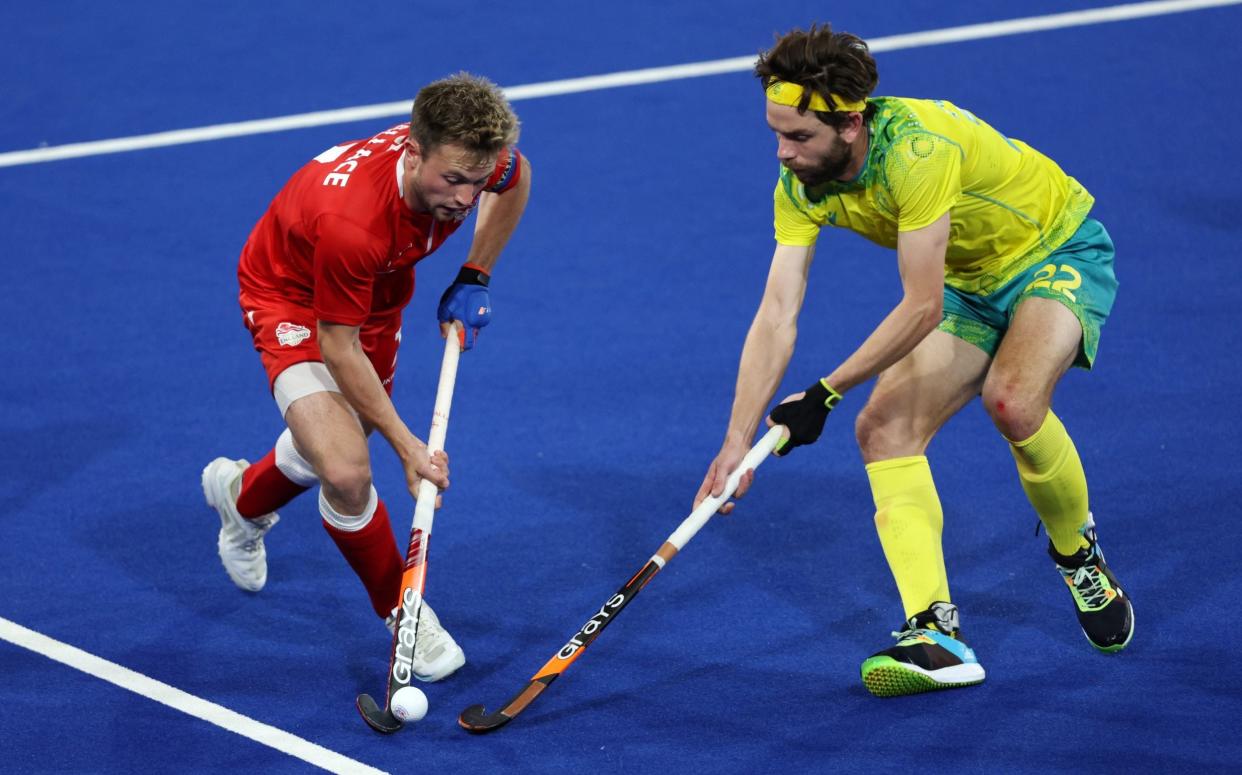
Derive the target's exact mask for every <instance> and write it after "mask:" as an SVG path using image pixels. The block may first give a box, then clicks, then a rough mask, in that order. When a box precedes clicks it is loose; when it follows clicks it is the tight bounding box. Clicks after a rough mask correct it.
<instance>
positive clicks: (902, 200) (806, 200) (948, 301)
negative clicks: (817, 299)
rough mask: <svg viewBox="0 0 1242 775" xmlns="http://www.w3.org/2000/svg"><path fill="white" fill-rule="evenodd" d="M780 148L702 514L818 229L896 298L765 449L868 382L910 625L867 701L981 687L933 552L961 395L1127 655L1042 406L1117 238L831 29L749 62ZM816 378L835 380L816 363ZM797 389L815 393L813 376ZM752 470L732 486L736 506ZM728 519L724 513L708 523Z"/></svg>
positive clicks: (736, 458)
mask: <svg viewBox="0 0 1242 775" xmlns="http://www.w3.org/2000/svg"><path fill="white" fill-rule="evenodd" d="M755 74H756V76H757V77H758V78H759V82H760V86H761V87H762V89H763V93H764V97H765V100H766V105H765V107H766V116H767V121H768V125H769V126H770V127H771V129H772V131H773V132H774V133H775V135H776V146H777V157H778V159H779V161H780V163H781V170H780V178H779V181H778V182H777V185H776V190H775V192H774V212H775V232H776V249H775V252H774V254H773V258H772V264H771V268H770V270H769V273H768V280H767V285H766V288H765V290H764V295H763V300H762V301H761V303H760V305H759V310H758V312H757V313H756V315H755V318H754V321H753V323H752V324H751V327H750V331H749V333H748V334H747V337H746V341H745V344H744V346H743V350H742V358H741V363H740V365H739V367H738V376H737V387H736V391H735V396H734V402H733V409H732V413H731V415H730V418H729V424H728V428H727V430H726V433H725V440H724V443H723V444H722V446H721V449H720V452H719V453H718V454H717V456H716V458H715V459H714V460H713V461H712V463H711V465H710V467H709V469H708V471H707V475H706V477H705V478H704V480H703V484H702V486H701V487H700V488H699V492H698V494H697V496H696V499H695V504H696V505H697V504H698V503H699V502H701V501H702V500H703V499H704V498H705V497H707V495H708V494H719V493H720V492H721V491H722V490H723V487H724V482H725V478H726V475H727V474H728V473H729V472H730V471H732V470H733V469H734V468H735V467H736V466H737V465H738V463H739V462H740V461H741V459H742V456H743V454H744V453H745V452H746V450H747V448H748V447H749V445H750V441H751V439H752V438H753V436H754V434H755V432H756V430H757V428H758V424H759V420H760V419H761V417H762V416H763V412H764V410H765V408H766V407H767V406H768V404H769V402H770V401H771V400H772V398H773V396H774V395H775V392H776V389H777V387H778V386H779V384H780V381H781V378H782V376H783V375H784V373H785V369H786V367H787V366H788V365H789V362H790V359H791V358H792V356H793V350H794V340H795V337H796V332H797V318H798V313H799V311H800V310H801V308H802V303H803V296H804V293H805V291H806V280H807V273H808V272H809V270H810V265H811V259H812V257H813V255H814V252H815V246H816V243H817V241H818V239H819V236H820V232H821V230H822V229H824V228H825V227H835V228H842V229H849V230H851V231H854V232H857V233H858V234H861V235H862V236H864V237H866V238H867V239H869V240H871V241H873V242H875V243H877V244H879V245H883V246H886V247H890V248H895V249H896V254H897V255H896V258H897V269H898V272H899V274H900V277H901V283H902V290H903V295H902V299H901V302H900V303H898V304H897V306H896V307H894V308H893V309H892V310H891V311H890V312H889V313H888V315H887V316H886V317H884V319H883V320H882V321H881V322H880V323H879V325H877V326H876V328H875V330H874V331H872V333H871V334H870V336H868V337H867V338H866V339H865V340H864V341H863V342H862V344H861V345H859V346H858V348H857V349H856V350H855V351H854V352H853V353H852V354H851V355H850V356H849V357H848V358H846V359H845V361H844V362H842V363H840V364H839V365H837V366H836V367H835V368H832V369H831V370H829V371H822V370H820V369H822V365H821V366H816V365H813V364H807V365H800V366H799V368H801V369H806V370H808V372H809V373H814V374H816V375H818V376H819V377H820V378H819V379H817V380H816V381H814V382H813V384H812V385H811V387H809V388H808V389H807V390H806V391H804V392H801V393H796V394H794V395H792V396H789V397H787V398H785V399H784V400H783V401H782V402H781V403H780V404H779V405H778V406H776V407H775V408H774V409H772V411H771V413H770V415H769V417H768V419H767V424H768V425H773V424H781V425H785V426H786V427H788V428H789V437H788V438H787V439H785V440H784V441H783V442H782V445H781V446H780V447H778V449H777V454H788V453H789V452H790V451H791V450H793V449H794V448H796V447H798V446H801V445H804V444H809V443H811V442H813V441H815V440H816V439H817V438H818V437H819V434H820V431H821V430H822V428H823V425H824V422H825V420H826V419H827V417H828V414H829V413H830V412H831V410H832V408H833V407H834V406H835V405H836V404H837V403H838V402H839V401H841V400H842V398H843V396H845V395H846V394H848V393H849V391H851V390H852V389H853V388H855V387H857V386H859V385H861V384H863V383H864V382H866V381H868V380H870V379H871V378H873V377H878V380H877V381H876V385H875V387H874V388H873V389H872V391H871V396H870V397H869V398H868V400H867V403H866V404H865V406H864V407H863V408H862V409H861V411H860V413H859V415H858V419H857V423H856V428H855V435H856V437H857V439H858V444H859V447H860V449H861V451H862V455H863V460H864V462H865V463H866V469H867V476H868V478H869V480H870V484H871V491H872V495H873V497H874V500H875V507H876V510H875V525H876V530H877V532H878V533H879V538H880V543H881V546H882V547H883V550H884V555H885V557H886V559H887V560H888V564H889V568H890V570H891V571H892V574H893V578H894V580H895V581H896V584H897V591H898V593H899V595H900V598H901V602H902V607H903V609H904V618H905V624H904V625H903V627H902V629H901V631H900V632H899V633H897V634H896V636H897V643H896V644H895V645H893V646H891V647H889V648H886V649H883V650H881V651H879V652H878V653H876V654H874V655H872V656H871V657H869V658H868V659H866V660H865V661H864V662H863V663H862V668H861V673H862V680H863V683H864V685H866V687H867V688H868V689H869V690H870V691H871V692H872V693H873V694H875V695H877V696H894V695H903V694H912V693H915V692H922V691H928V690H932V689H943V688H949V687H954V686H967V685H971V684H977V683H979V682H981V681H982V680H983V679H984V675H985V673H984V669H983V667H982V665H981V664H980V663H979V660H978V658H977V657H976V656H975V654H974V651H973V650H972V649H971V648H970V647H969V646H967V645H966V642H965V640H964V639H963V638H962V633H961V629H960V619H959V614H958V610H957V607H956V606H955V605H954V604H953V602H952V600H951V597H950V594H949V583H948V577H947V574H946V571H945V566H944V555H943V551H942V549H941V529H942V525H943V513H942V510H941V504H940V499H939V497H938V495H937V493H936V487H935V484H934V482H933V480H932V474H931V469H930V467H929V465H928V462H927V458H926V457H925V452H926V449H927V445H928V443H929V442H930V441H931V439H932V437H933V436H934V435H935V433H936V432H937V431H938V430H939V429H940V427H941V426H942V425H943V424H944V423H945V422H946V421H947V420H948V419H949V418H950V417H952V416H953V415H954V414H955V413H956V412H957V411H958V410H959V409H961V408H962V407H963V406H965V405H966V404H967V403H969V402H970V401H971V400H972V399H973V398H974V397H975V396H977V395H982V400H983V404H984V407H985V409H986V410H987V412H988V414H989V416H990V417H991V418H992V421H993V423H994V424H995V426H996V428H997V430H998V431H999V432H1000V433H1001V434H1002V435H1003V436H1004V438H1005V440H1006V441H1008V443H1009V447H1010V451H1011V452H1012V454H1013V457H1014V460H1015V462H1016V464H1017V470H1018V477H1019V480H1020V482H1021V484H1022V487H1023V489H1024V490H1025V492H1026V495H1027V497H1028V499H1029V500H1030V502H1031V505H1032V506H1033V507H1034V510H1035V512H1036V514H1037V515H1038V517H1039V520H1040V522H1041V523H1042V524H1043V526H1044V528H1045V529H1046V530H1047V533H1048V538H1049V545H1048V551H1049V554H1050V555H1051V556H1052V559H1053V561H1054V563H1055V566H1056V568H1057V570H1058V572H1059V574H1060V576H1061V577H1062V579H1064V582H1065V583H1066V585H1067V586H1068V587H1069V593H1070V595H1071V597H1072V598H1073V600H1074V603H1075V609H1076V613H1077V617H1078V622H1079V625H1080V626H1081V627H1082V630H1083V633H1084V634H1085V635H1086V637H1087V639H1088V641H1089V642H1090V643H1091V644H1092V645H1093V646H1095V647H1096V648H1097V649H1099V650H1101V651H1104V652H1116V651H1120V650H1121V649H1123V648H1124V647H1125V646H1126V645H1127V644H1128V643H1129V642H1130V638H1131V637H1132V635H1133V631H1134V613H1133V608H1132V606H1131V604H1130V599H1129V596H1128V595H1126V593H1125V592H1124V591H1123V590H1122V588H1121V585H1120V584H1119V583H1118V582H1117V579H1116V577H1115V576H1114V575H1113V573H1112V571H1111V570H1110V569H1109V567H1108V566H1107V565H1106V564H1105V562H1104V556H1103V553H1102V552H1101V550H1100V547H1099V543H1098V541H1097V538H1096V532H1095V523H1094V520H1093V517H1092V513H1091V511H1090V510H1089V508H1088V498H1087V482H1086V476H1085V474H1084V472H1083V466H1082V463H1081V461H1080V459H1079V457H1078V453H1077V451H1076V449H1075V447H1074V443H1073V441H1072V440H1071V439H1070V437H1069V435H1068V433H1067V432H1066V429H1065V427H1064V426H1063V425H1062V424H1061V421H1060V420H1059V419H1058V418H1057V416H1056V414H1054V413H1053V412H1052V409H1051V404H1052V395H1053V391H1054V390H1055V388H1056V385H1057V383H1058V381H1059V380H1060V378H1061V377H1062V375H1064V374H1065V372H1066V371H1067V370H1068V369H1069V368H1070V366H1079V367H1082V368H1084V369H1090V368H1091V366H1092V363H1093V362H1094V359H1095V355H1096V349H1097V347H1098V344H1099V335H1100V329H1101V327H1102V326H1103V324H1104V321H1105V320H1106V319H1107V317H1108V314H1109V311H1110V309H1111V308H1112V303H1113V298H1114V295H1115V293H1116V289H1117V280H1116V278H1115V276H1114V273H1113V244H1112V241H1111V240H1110V239H1109V236H1108V233H1107V232H1106V231H1105V229H1104V227H1103V225H1102V224H1100V223H1099V222H1098V221H1096V220H1094V219H1092V218H1090V217H1089V213H1090V210H1091V206H1092V204H1093V202H1094V200H1093V198H1092V196H1091V194H1090V193H1088V192H1087V190H1086V189H1085V188H1084V187H1083V186H1082V185H1081V184H1080V183H1078V181H1076V180H1074V179H1073V178H1072V177H1070V176H1068V175H1066V174H1065V173H1064V172H1063V171H1062V170H1061V168H1060V167H1058V166H1057V164H1056V163H1055V162H1053V161H1052V160H1051V159H1049V158H1048V157H1046V156H1044V155H1043V154H1041V153H1039V152H1038V151H1036V150H1035V149H1033V148H1031V147H1030V146H1028V145H1026V144H1025V143H1023V142H1021V141H1019V140H1014V139H1010V138H1008V137H1006V136H1004V135H1003V134H1001V133H1000V132H998V131H997V130H995V129H993V128H992V127H991V126H989V125H988V124H987V123H986V122H985V121H983V120H982V119H980V118H979V117H977V116H975V115H974V114H972V113H971V112H970V111H968V110H965V109H963V108H961V107H958V106H956V105H953V104H951V103H949V102H946V101H943V100H920V99H907V98H903V97H877V96H872V91H873V90H874V89H875V86H876V83H877V82H878V75H877V71H876V65H875V61H874V59H873V58H872V56H871V53H870V51H869V50H868V48H867V44H866V43H865V42H863V41H862V40H861V39H859V38H857V37H855V36H854V35H850V34H848V33H842V32H834V31H833V30H832V29H831V28H830V27H829V26H827V25H825V26H821V27H814V26H813V27H811V29H810V30H809V31H802V30H795V31H793V32H790V33H788V34H786V35H784V36H782V37H781V38H779V39H778V40H777V42H776V45H775V46H773V48H772V49H770V50H769V51H767V52H765V53H764V54H762V55H761V56H760V58H759V61H758V63H757V64H756V67H755ZM825 365H830V364H825ZM808 381H809V380H808ZM753 478H754V474H753V472H748V473H747V474H746V475H745V476H743V479H742V482H741V484H740V486H739V487H738V490H737V493H736V494H737V495H738V496H741V495H743V494H745V492H746V490H747V489H748V488H749V487H750V484H751V482H752V481H753ZM733 507H734V504H733V503H729V504H726V505H725V506H724V507H722V509H721V511H722V512H724V513H728V512H729V511H730V510H732V508H733Z"/></svg>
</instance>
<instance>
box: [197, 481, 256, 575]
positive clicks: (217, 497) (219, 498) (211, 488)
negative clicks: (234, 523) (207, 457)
mask: <svg viewBox="0 0 1242 775" xmlns="http://www.w3.org/2000/svg"><path fill="white" fill-rule="evenodd" d="M222 465H234V461H232V460H229V459H228V458H226V457H218V458H216V459H215V460H213V461H211V462H210V463H208V464H207V465H206V466H205V467H204V468H203V475H202V480H201V481H202V485H203V498H205V499H206V501H207V505H208V506H210V507H211V508H213V509H215V510H216V515H217V516H219V517H220V533H219V535H218V536H217V537H216V554H218V555H219V556H220V564H221V565H223V566H224V572H225V573H227V574H229V579H230V580H232V582H233V583H234V584H235V585H236V586H237V588H238V589H241V590H243V591H245V592H258V591H260V590H262V589H263V587H264V586H265V585H266V584H267V574H266V573H264V574H263V578H261V579H259V580H258V581H257V582H256V581H253V580H251V579H249V578H245V577H242V576H238V575H237V574H236V573H234V572H233V569H232V568H230V567H229V564H228V563H227V562H225V560H224V550H223V546H222V544H223V543H224V528H225V517H224V515H223V514H221V513H220V505H219V504H221V503H224V502H226V501H227V499H228V493H226V492H221V490H220V488H219V487H218V486H217V482H219V481H220V477H219V476H217V475H216V471H217V470H219V468H220V466H222Z"/></svg>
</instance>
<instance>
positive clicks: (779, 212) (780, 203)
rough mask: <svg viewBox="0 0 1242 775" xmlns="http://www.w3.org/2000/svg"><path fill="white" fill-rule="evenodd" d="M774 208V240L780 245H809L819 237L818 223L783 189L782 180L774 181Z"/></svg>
mask: <svg viewBox="0 0 1242 775" xmlns="http://www.w3.org/2000/svg"><path fill="white" fill-rule="evenodd" d="M772 199H773V209H774V210H775V213H776V215H775V218H774V221H775V223H774V225H775V227H776V241H777V243H779V244H781V245H796V246H810V245H814V244H815V241H816V240H817V239H819V224H817V223H815V222H814V221H813V220H811V217H810V216H809V215H807V214H806V213H805V212H803V211H802V209H801V208H799V207H798V206H797V205H796V204H794V202H793V200H792V199H790V198H789V192H787V191H786V190H785V183H784V181H781V180H778V181H777V182H776V191H775V192H774V193H773V194H772Z"/></svg>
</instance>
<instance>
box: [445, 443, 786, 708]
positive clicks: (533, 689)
mask: <svg viewBox="0 0 1242 775" xmlns="http://www.w3.org/2000/svg"><path fill="white" fill-rule="evenodd" d="M785 433H787V431H786V430H785V426H783V425H777V426H775V427H773V428H772V429H771V430H769V431H768V432H767V434H765V435H764V437H763V438H761V439H760V440H759V442H758V443H756V444H755V446H753V447H751V448H750V451H749V452H747V453H746V456H745V457H743V458H742V462H741V463H740V464H739V465H738V467H737V470H736V471H734V472H733V473H731V474H729V478H728V480H727V481H726V482H725V487H724V491H723V492H721V493H720V495H716V496H708V498H707V499H706V500H704V501H703V502H702V503H700V504H699V505H698V508H696V509H694V511H692V512H690V516H688V517H686V519H685V520H684V521H683V522H682V523H681V525H680V526H679V527H678V528H677V529H676V530H674V531H673V534H672V535H670V536H669V537H668V539H667V540H666V541H665V542H664V544H663V545H662V546H661V547H660V550H659V551H657V552H656V553H655V554H654V555H652V557H651V559H650V560H648V561H647V564H646V565H644V566H643V567H642V569H641V570H639V571H638V573H636V574H634V576H633V577H632V578H631V579H630V580H629V581H627V582H626V583H625V586H623V587H621V589H619V590H617V592H616V594H614V595H613V596H612V597H610V598H608V600H607V601H605V603H604V604H603V605H602V606H601V607H600V609H599V613H597V614H595V615H594V616H592V617H591V618H590V619H587V622H586V624H584V625H582V628H581V629H580V630H578V632H577V633H576V634H575V635H574V636H573V637H572V638H570V639H569V642H568V643H566V644H565V645H564V646H562V647H561V650H560V651H558V652H556V653H555V654H553V655H552V658H551V659H549V660H548V661H547V663H546V664H545V665H544V666H543V667H541V668H539V672H537V673H535V675H534V676H532V677H531V679H530V681H529V682H528V683H527V684H526V686H525V687H524V688H523V689H522V691H520V692H518V693H517V694H516V695H514V697H513V699H511V700H509V702H508V704H506V705H505V706H504V707H502V708H501V709H500V710H498V711H496V712H495V713H488V712H487V710H486V709H485V708H484V707H483V706H482V705H471V706H470V707H469V708H466V709H465V710H463V711H462V712H461V715H460V716H459V717H458V718H457V723H458V724H460V725H461V726H462V728H464V729H465V730H466V731H468V732H490V731H492V730H493V729H497V728H499V727H502V726H504V725H505V724H508V723H509V722H510V721H512V720H513V717H514V716H516V715H517V714H519V713H521V712H522V711H523V710H525V709H526V706H527V705H530V704H531V702H533V701H534V699H535V698H536V697H538V696H539V695H540V693H542V692H543V690H544V689H546V688H548V685H549V684H551V683H552V682H553V681H555V680H556V679H557V678H559V677H560V675H561V673H564V672H565V670H566V669H568V668H569V666H570V665H572V664H573V663H574V660H576V659H577V658H578V657H580V656H582V652H583V651H585V650H586V647H587V646H589V645H591V643H593V642H594V641H595V639H596V638H598V637H599V634H600V633H601V632H603V631H604V628H605V627H607V626H608V623H609V622H611V621H612V620H613V619H615V618H617V615H618V614H619V613H621V609H623V608H625V606H626V605H627V604H628V603H629V602H630V601H631V600H633V599H634V597H635V596H636V595H637V594H638V593H639V592H640V591H642V588H643V587H645V586H646V585H647V582H649V581H651V579H652V577H654V576H655V575H656V574H657V573H659V572H660V569H661V568H663V567H664V565H665V563H667V562H668V561H669V560H671V559H673V557H674V556H675V555H676V554H677V552H679V551H681V549H682V547H684V546H685V545H686V543H687V542H689V541H690V539H691V538H694V534H695V533H697V532H699V529H700V528H702V527H703V525H705V524H707V521H708V520H709V519H711V518H712V515H713V514H715V513H716V511H717V510H718V509H719V508H720V507H721V506H722V505H723V504H724V503H725V501H727V500H729V498H730V497H731V496H732V495H733V492H734V491H735V490H737V485H738V481H739V480H740V479H741V478H742V474H744V473H745V472H746V471H748V470H751V469H754V468H758V467H759V464H760V463H762V462H763V461H764V460H765V459H766V458H767V456H768V455H769V454H770V453H771V452H772V448H773V447H775V446H776V445H777V444H778V443H779V442H780V440H781V436H782V435H783V434H785Z"/></svg>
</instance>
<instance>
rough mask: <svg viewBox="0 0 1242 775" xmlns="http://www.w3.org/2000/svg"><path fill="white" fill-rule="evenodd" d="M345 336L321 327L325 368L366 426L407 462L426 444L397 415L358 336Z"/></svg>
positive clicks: (321, 348)
mask: <svg viewBox="0 0 1242 775" xmlns="http://www.w3.org/2000/svg"><path fill="white" fill-rule="evenodd" d="M344 333H345V332H337V334H336V335H332V334H327V335H325V326H324V325H323V324H321V325H320V326H319V350H320V352H321V353H322V354H323V362H324V365H326V366H327V367H328V371H329V372H331V373H332V378H333V379H335V380H336V384H337V387H339V388H340V389H341V395H343V396H345V400H346V401H348V402H349V405H350V406H352V407H353V408H354V411H355V412H357V413H358V418H359V419H360V420H362V422H363V424H364V425H369V426H371V427H373V428H375V430H376V431H378V432H379V434H380V435H381V436H383V437H384V438H385V439H386V440H387V441H388V443H389V445H391V446H392V448H393V451H394V452H396V453H397V456H398V457H399V458H401V460H403V461H404V460H408V459H409V458H410V457H411V456H412V455H413V453H414V450H415V449H419V448H422V447H425V446H426V445H425V444H424V443H423V442H422V441H421V440H420V439H419V438H418V437H417V436H415V435H414V434H413V433H411V432H410V429H409V427H407V426H406V424H405V421H403V420H402V419H401V416H400V415H398V414H397V408H396V407H395V406H393V403H392V399H391V398H389V397H388V393H387V392H385V391H384V386H383V384H381V383H380V379H379V376H378V375H377V374H376V373H375V368H374V367H373V366H372V365H371V361H369V360H367V356H366V353H364V352H363V350H362V344H361V343H360V342H359V341H358V338H357V336H356V335H354V336H352V337H347V336H344V335H343V334H344Z"/></svg>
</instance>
